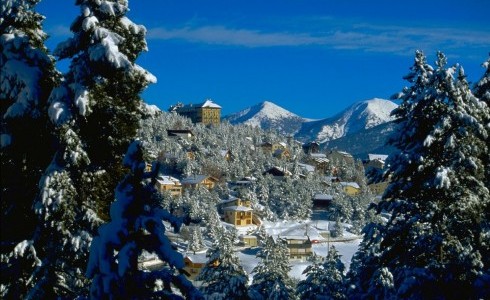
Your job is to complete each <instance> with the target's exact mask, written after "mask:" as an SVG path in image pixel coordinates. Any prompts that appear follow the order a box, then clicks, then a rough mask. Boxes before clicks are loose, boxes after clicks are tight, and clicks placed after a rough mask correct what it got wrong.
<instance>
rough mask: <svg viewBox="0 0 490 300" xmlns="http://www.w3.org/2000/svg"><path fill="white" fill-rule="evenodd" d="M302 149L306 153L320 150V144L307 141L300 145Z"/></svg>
mask: <svg viewBox="0 0 490 300" xmlns="http://www.w3.org/2000/svg"><path fill="white" fill-rule="evenodd" d="M302 148H303V151H304V152H305V153H306V154H312V153H318V152H320V144H318V143H317V142H308V143H304V144H303V145H302Z"/></svg>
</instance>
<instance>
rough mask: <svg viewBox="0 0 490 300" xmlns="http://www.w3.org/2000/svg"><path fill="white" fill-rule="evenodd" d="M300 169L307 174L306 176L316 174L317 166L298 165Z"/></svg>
mask: <svg viewBox="0 0 490 300" xmlns="http://www.w3.org/2000/svg"><path fill="white" fill-rule="evenodd" d="M298 168H299V169H300V170H301V171H303V173H305V174H308V173H314V172H315V166H312V165H308V164H302V163H298Z"/></svg>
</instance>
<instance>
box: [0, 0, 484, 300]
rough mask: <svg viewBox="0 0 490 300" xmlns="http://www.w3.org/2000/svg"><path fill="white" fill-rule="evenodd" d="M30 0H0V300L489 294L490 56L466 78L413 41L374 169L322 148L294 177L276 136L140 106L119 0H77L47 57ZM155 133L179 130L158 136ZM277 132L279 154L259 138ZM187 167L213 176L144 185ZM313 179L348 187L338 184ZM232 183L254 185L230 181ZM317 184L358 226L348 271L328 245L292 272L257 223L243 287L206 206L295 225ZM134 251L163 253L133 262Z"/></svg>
mask: <svg viewBox="0 0 490 300" xmlns="http://www.w3.org/2000/svg"><path fill="white" fill-rule="evenodd" d="M38 2H39V1H38V0H7V1H5V2H2V4H1V5H0V6H1V11H0V28H1V39H0V45H1V48H0V49H1V59H0V66H1V71H0V72H1V76H0V86H1V90H0V101H1V106H0V107H1V114H2V119H1V129H0V130H1V132H0V142H1V143H0V155H1V196H0V199H1V200H0V201H1V213H2V216H1V218H0V219H1V220H0V222H1V227H0V229H1V241H0V243H1V252H0V263H1V266H0V276H1V282H0V297H1V298H3V299H85V298H92V299H106V298H108V299H160V298H164V299H167V298H168V299H366V298H368V299H375V298H376V299H379V298H381V299H399V298H403V299H405V298H407V299H487V298H490V288H489V287H490V209H489V204H490V190H489V189H490V156H489V155H488V153H489V152H490V149H489V146H490V140H489V139H490V138H489V135H490V107H489V105H490V86H489V85H490V58H489V59H488V60H487V61H485V62H483V64H482V66H483V72H482V73H483V74H482V76H481V78H480V79H479V81H478V82H476V83H470V82H468V80H467V77H466V75H465V72H464V69H463V66H461V65H458V64H456V65H452V66H450V65H448V63H447V57H446V56H445V55H444V54H443V53H442V52H437V59H436V61H435V63H434V64H430V63H428V62H427V59H426V56H425V54H424V53H423V52H422V51H416V53H415V55H414V59H413V64H412V65H411V66H410V65H409V64H407V65H408V66H409V67H408V68H407V69H408V74H407V75H406V76H405V77H404V80H406V84H407V87H405V88H404V89H403V90H402V91H400V92H399V93H397V94H396V95H394V96H393V99H394V100H396V101H398V102H399V103H400V105H399V107H398V108H396V109H395V110H394V111H393V113H392V114H393V116H395V117H396V118H397V120H396V122H397V126H398V130H396V131H395V132H394V133H393V135H392V136H391V138H390V141H389V143H390V144H391V145H392V146H394V147H395V148H396V149H397V151H396V152H395V153H394V154H392V155H390V156H389V157H388V160H387V163H386V166H387V167H386V169H384V170H383V171H382V172H381V173H377V174H374V175H375V176H373V174H371V173H369V172H368V176H367V177H366V172H365V169H364V167H363V165H362V162H361V161H359V160H353V161H342V160H337V161H333V160H331V161H330V165H329V167H328V168H327V169H325V170H324V171H323V172H320V173H318V172H309V171H307V170H306V169H305V168H304V164H305V162H307V160H308V153H306V152H305V151H304V149H303V147H302V145H301V144H298V143H297V142H296V141H294V140H293V139H291V138H290V137H285V136H281V135H280V134H278V133H276V132H273V131H265V130H262V129H260V128H255V127H249V126H243V125H230V124H228V123H226V122H222V123H221V124H219V125H213V126H205V125H203V124H193V123H192V122H191V121H190V120H189V119H187V118H185V117H182V116H179V115H178V114H175V113H172V112H166V111H160V110H155V109H152V108H151V107H150V106H149V105H147V104H145V103H144V101H143V99H142V98H141V93H142V92H143V91H144V90H145V88H146V87H147V86H148V85H149V84H151V83H154V82H155V81H156V80H157V79H156V78H155V76H153V75H152V74H151V73H150V72H149V71H147V70H145V69H144V68H142V67H141V66H139V65H138V64H137V63H136V61H137V58H138V57H139V55H140V54H141V53H142V52H144V51H147V50H148V49H147V44H146V40H145V35H146V29H145V27H144V26H143V25H139V24H135V23H133V22H132V21H131V20H130V19H129V18H128V17H127V16H126V15H127V12H128V10H129V7H128V3H127V1H100V0H80V1H77V2H76V5H78V6H79V7H80V15H79V16H77V18H76V19H75V20H74V21H73V23H72V25H71V28H70V29H71V32H72V36H71V37H70V38H68V39H67V40H66V41H64V42H62V43H60V44H59V45H58V46H57V47H56V48H55V49H54V50H53V51H52V52H50V51H49V50H48V49H47V47H46V46H45V40H46V38H47V36H46V34H45V33H44V32H43V29H42V21H43V19H44V17H43V16H42V15H40V14H39V13H38V12H36V4H37V3H38ZM61 60H68V61H69V69H68V71H67V72H65V73H62V72H60V71H59V70H58V69H57V67H56V63H57V61H61ZM170 129H186V130H191V131H192V132H193V134H194V138H192V139H191V140H188V139H175V138H172V137H169V136H168V134H167V130H170ZM279 142H281V143H284V144H285V145H286V147H287V148H288V149H289V152H290V155H289V157H288V158H287V159H284V158H280V157H275V156H273V155H270V154H268V153H266V152H263V151H261V149H260V145H261V144H263V143H279ZM223 151H227V152H229V153H231V159H230V160H226V159H223ZM322 151H323V152H325V153H326V152H327V151H328V149H322ZM190 153H191V154H192V155H190ZM272 167H279V168H282V169H284V170H286V169H287V170H290V171H291V176H288V177H285V178H281V179H280V180H278V179H277V178H274V176H271V175H268V174H267V173H266V171H267V170H269V169H270V168H272ZM198 174H206V175H209V176H212V177H213V178H214V179H216V186H215V188H214V189H212V190H209V189H204V188H196V189H188V190H185V191H184V192H183V194H182V196H180V197H173V196H172V195H170V193H167V192H163V193H162V192H160V191H158V190H157V188H156V185H157V181H158V180H159V178H161V176H172V177H176V178H178V179H181V180H183V179H184V178H189V177H191V176H195V175H198ZM326 176H328V178H331V177H338V178H341V180H343V181H346V182H356V183H358V184H359V190H360V192H359V193H358V194H356V195H354V196H352V195H346V193H345V192H344V191H343V189H342V187H341V185H339V184H333V183H332V181H330V182H329V181H328V180H327V181H326V179H325V178H326ZM244 178H253V183H252V184H251V185H250V186H247V187H245V188H234V187H233V183H236V182H237V181H240V180H242V179H244ZM373 180H376V181H379V180H386V181H387V182H388V186H387V188H386V190H385V191H384V193H383V194H382V197H376V195H374V194H373V192H372V191H371V190H370V189H369V188H368V185H369V184H370V183H372V181H373ZM316 193H322V194H328V195H332V196H333V197H334V199H335V201H333V203H332V204H331V205H330V206H329V208H328V211H327V216H328V218H329V220H331V221H333V222H335V223H336V224H339V225H338V226H335V228H334V229H333V230H332V234H333V235H334V236H341V235H342V234H343V232H342V231H343V229H344V228H348V230H349V231H351V233H352V234H356V235H359V236H361V237H362V241H361V242H360V245H359V248H358V251H357V252H356V253H355V254H354V257H353V259H352V263H351V265H350V266H348V268H346V266H345V265H344V264H343V263H342V262H341V261H340V256H339V253H338V252H337V251H336V249H335V247H330V248H329V251H328V253H327V255H326V256H324V257H316V256H314V257H312V258H311V264H310V266H308V267H307V268H306V270H305V272H304V275H305V279H304V280H300V281H297V280H296V281H295V280H293V279H292V278H291V277H290V276H289V275H288V272H289V270H290V268H291V267H290V265H289V259H288V255H289V254H288V248H287V245H286V243H285V241H284V240H282V239H280V238H275V237H273V236H271V235H268V234H267V233H266V232H264V231H260V230H258V231H257V232H256V233H255V234H256V235H257V236H258V237H259V250H258V252H257V259H258V260H259V263H258V264H257V266H255V268H254V270H253V276H252V280H251V281H250V280H249V277H248V274H247V273H246V272H245V270H244V269H243V267H242V266H241V265H240V264H239V262H238V261H239V259H238V257H237V254H236V251H235V250H234V249H235V246H236V240H237V235H236V232H235V231H234V230H230V229H229V226H223V222H222V220H221V218H220V214H222V211H221V209H222V208H220V206H219V204H220V203H221V202H222V201H223V200H227V199H231V197H238V198H240V199H247V200H249V201H250V202H251V204H250V205H251V209H252V210H253V213H254V214H255V215H257V216H258V217H259V218H260V219H262V220H264V221H268V222H280V221H284V220H308V219H310V218H311V215H312V206H313V203H312V196H313V195H314V194H316ZM340 224H348V225H349V226H347V227H343V226H340ZM179 233H180V234H182V235H184V233H185V234H186V235H187V236H188V245H187V247H188V248H189V249H190V250H191V251H195V250H196V249H200V248H202V244H203V242H202V241H200V240H201V239H205V240H206V241H208V242H209V243H210V244H209V245H210V247H209V249H207V252H206V257H207V259H208V262H207V263H206V265H205V267H204V268H203V269H202V270H201V272H200V273H199V275H198V280H200V281H201V282H202V284H200V285H199V286H198V285H196V284H195V282H194V281H193V280H190V279H189V278H188V276H187V275H188V274H186V271H185V270H184V267H185V263H184V257H183V254H182V253H181V252H180V251H179V249H177V248H176V246H175V244H174V242H173V241H172V240H171V238H170V236H171V235H172V234H179ZM147 254H152V255H156V256H157V257H158V259H159V260H160V261H162V262H163V265H162V266H161V267H159V268H156V269H151V270H149V269H143V268H141V264H140V260H141V258H142V257H143V256H145V255H147ZM347 270H348V271H347Z"/></svg>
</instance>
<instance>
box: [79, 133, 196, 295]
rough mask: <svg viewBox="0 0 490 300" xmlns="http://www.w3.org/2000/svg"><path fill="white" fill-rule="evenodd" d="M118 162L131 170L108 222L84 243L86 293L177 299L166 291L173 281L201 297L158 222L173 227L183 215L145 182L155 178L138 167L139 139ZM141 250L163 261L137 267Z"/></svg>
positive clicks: (140, 164)
mask: <svg viewBox="0 0 490 300" xmlns="http://www.w3.org/2000/svg"><path fill="white" fill-rule="evenodd" d="M124 164H125V166H126V167H128V168H130V170H131V171H130V173H129V174H128V175H127V176H126V178H124V179H123V180H122V181H121V183H120V184H119V185H118V187H117V189H116V201H115V202H114V203H113V204H112V205H111V221H110V222H109V223H106V224H104V225H102V226H101V227H100V228H99V236H97V237H95V238H94V239H93V241H92V244H91V247H90V260H89V263H88V267H87V276H88V277H89V278H90V279H92V287H91V290H90V294H91V297H92V298H94V299H105V298H114V299H121V298H126V299H150V298H151V299H154V298H160V297H163V298H169V297H172V299H181V297H178V296H177V295H175V293H174V292H173V291H172V286H174V287H176V288H178V290H179V291H180V292H181V293H182V295H184V296H185V297H186V298H188V299H199V298H201V297H202V296H201V295H200V293H199V291H198V290H197V289H196V288H194V286H192V284H191V282H190V281H188V280H187V278H186V277H185V275H184V274H182V273H181V272H180V271H181V270H182V269H183V268H184V259H183V257H182V255H181V254H180V253H178V252H177V251H176V250H174V249H172V246H171V243H170V240H169V239H168V237H167V236H165V226H164V224H163V221H166V222H169V223H170V224H172V226H173V227H174V229H175V231H178V230H179V229H180V226H181V225H182V223H183V222H184V220H183V219H182V218H177V217H175V216H173V215H171V214H170V213H169V212H168V211H167V210H164V209H163V208H162V207H161V206H160V205H159V203H160V201H159V199H158V195H157V192H156V190H155V188H154V182H152V181H151V180H153V181H154V180H155V176H154V175H155V174H148V173H145V172H144V170H145V166H146V164H145V162H144V160H143V148H142V145H141V142H139V141H136V142H133V143H132V144H131V145H130V147H129V149H128V152H127V154H126V156H125V158H124ZM149 177H152V178H151V180H150V178H149ZM187 221H189V220H187ZM186 223H187V222H186ZM187 224H188V223H187ZM143 250H146V251H147V252H149V253H156V254H157V255H158V257H159V258H160V259H161V260H162V261H164V262H166V263H167V264H168V265H167V266H166V267H164V268H163V269H161V270H157V271H151V272H150V271H145V270H141V269H139V268H138V257H139V256H140V255H141V253H142V251H143Z"/></svg>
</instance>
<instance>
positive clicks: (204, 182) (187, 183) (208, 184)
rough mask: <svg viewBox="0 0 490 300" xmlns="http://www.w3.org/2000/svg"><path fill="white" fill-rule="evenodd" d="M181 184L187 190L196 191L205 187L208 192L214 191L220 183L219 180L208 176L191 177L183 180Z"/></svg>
mask: <svg viewBox="0 0 490 300" xmlns="http://www.w3.org/2000/svg"><path fill="white" fill-rule="evenodd" d="M181 183H182V187H183V188H185V189H189V188H190V189H195V188H198V187H200V186H203V187H205V188H207V189H208V190H212V189H214V187H215V186H216V184H217V183H218V179H217V178H214V177H213V176H207V175H191V176H189V177H187V178H184V179H182V181H181Z"/></svg>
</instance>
